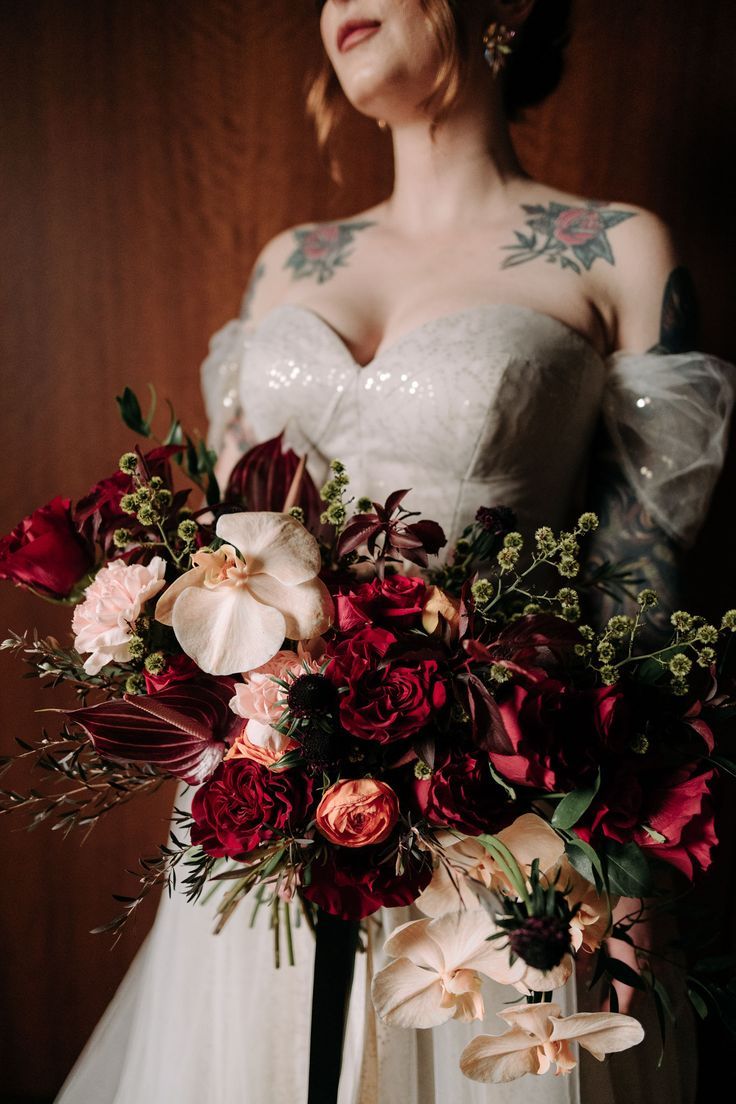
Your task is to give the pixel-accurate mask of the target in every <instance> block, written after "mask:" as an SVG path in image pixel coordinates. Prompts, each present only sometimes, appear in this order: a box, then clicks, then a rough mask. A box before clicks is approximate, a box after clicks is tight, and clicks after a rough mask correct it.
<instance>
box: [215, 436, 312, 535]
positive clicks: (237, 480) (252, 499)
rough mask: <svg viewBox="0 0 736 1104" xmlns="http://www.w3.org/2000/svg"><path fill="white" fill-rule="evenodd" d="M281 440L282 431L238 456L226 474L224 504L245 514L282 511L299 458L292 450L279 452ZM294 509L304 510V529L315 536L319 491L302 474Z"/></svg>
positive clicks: (306, 473)
mask: <svg viewBox="0 0 736 1104" xmlns="http://www.w3.org/2000/svg"><path fill="white" fill-rule="evenodd" d="M283 436H284V435H283V431H282V432H281V433H279V435H278V436H277V437H272V438H270V440H268V441H262V442H261V443H260V444H258V445H254V447H253V448H251V449H248V451H247V452H246V453H244V454H243V456H241V458H240V460H238V462H237V464H236V465H235V467H234V468H233V470H232V472H231V473H230V478H229V479H228V483H227V488H226V490H225V502H227V503H228V504H229V505H234V506H239V507H240V508H241V509H243V508H245V509H247V510H274V511H276V512H280V511H281V510H283V508H284V502H285V501H286V496H287V494H288V493H289V489H290V487H291V483H292V480H293V478H294V475H295V473H296V471H297V468H298V467H299V457H298V456H297V454H296V453H295V452H294V450H293V449H290V448H287V449H284V448H283ZM295 505H297V506H301V508H302V509H303V510H304V522H305V525H306V527H307V528H308V529H309V530H310V531H312V532H317V531H318V530H319V518H320V514H321V512H322V505H321V500H320V497H319V491H318V490H317V488H316V486H315V484H314V481H313V480H312V478H311V476H310V474H309V472H308V471H306V470H305V471H304V472H303V473H302V477H301V482H300V484H299V492H298V495H297V499H296V503H295Z"/></svg>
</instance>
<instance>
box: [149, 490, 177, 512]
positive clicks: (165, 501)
mask: <svg viewBox="0 0 736 1104" xmlns="http://www.w3.org/2000/svg"><path fill="white" fill-rule="evenodd" d="M173 501H174V496H173V494H172V493H171V491H170V490H169V489H168V487H164V488H163V490H161V491H156V493H155V495H154V496H153V502H154V505H155V506H156V507H157V508H158V509H159V510H163V511H165V510H167V509H168V507H169V506H170V505H171V503H172V502H173Z"/></svg>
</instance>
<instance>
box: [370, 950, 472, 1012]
mask: <svg viewBox="0 0 736 1104" xmlns="http://www.w3.org/2000/svg"><path fill="white" fill-rule="evenodd" d="M371 994H372V996H373V1004H374V1006H375V1009H376V1011H377V1013H378V1015H379V1016H380V1017H381V1019H382V1020H384V1022H385V1023H388V1024H393V1025H395V1026H396V1027H438V1026H439V1025H440V1024H443V1023H446V1022H447V1020H449V1019H452V1016H453V1014H454V1012H455V1009H454V1006H453V1005H452V1004H450V1005H448V1006H447V1007H445V1008H443V1007H442V983H441V982H440V980H439V978H438V977H437V975H436V974H435V973H433V972H432V971H431V970H423V969H422V968H421V966H415V964H414V963H413V962H410V961H409V959H408V958H397V959H396V961H395V962H392V963H390V965H388V966H386V967H385V968H384V969H383V970H379V971H378V973H377V974H376V975H375V976H374V978H373V983H372V985H371Z"/></svg>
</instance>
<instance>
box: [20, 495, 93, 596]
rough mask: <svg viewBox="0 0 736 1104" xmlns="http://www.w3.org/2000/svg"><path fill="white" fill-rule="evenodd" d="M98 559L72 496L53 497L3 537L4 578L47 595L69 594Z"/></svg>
mask: <svg viewBox="0 0 736 1104" xmlns="http://www.w3.org/2000/svg"><path fill="white" fill-rule="evenodd" d="M94 562H95V561H94V557H93V555H92V549H91V547H90V545H89V544H88V542H87V541H86V540H85V539H84V537H83V536H81V535H80V534H79V532H78V531H77V529H76V527H75V525H74V521H73V518H72V512H71V502H70V501H69V499H68V498H59V497H58V496H57V497H56V498H53V499H52V500H51V502H49V503H47V504H46V505H45V506H41V508H40V509H38V510H35V511H34V512H33V513H32V514H31V515H30V516H29V517H27V518H24V519H23V521H21V522H20V524H19V525H16V527H15V529H14V530H13V531H12V533H9V534H8V536H7V537H2V538H1V539H0V579H10V580H11V582H13V583H15V584H16V586H22V587H30V588H31V589H32V590H36V591H38V592H39V593H40V594H43V595H44V596H45V597H47V598H57V599H62V598H68V597H69V595H70V594H71V592H72V591H73V590H74V587H75V586H76V585H77V583H78V582H80V580H81V579H83V578H84V576H85V575H86V574H87V573H88V572H89V571H90V570H91V569H92V567H93V566H94Z"/></svg>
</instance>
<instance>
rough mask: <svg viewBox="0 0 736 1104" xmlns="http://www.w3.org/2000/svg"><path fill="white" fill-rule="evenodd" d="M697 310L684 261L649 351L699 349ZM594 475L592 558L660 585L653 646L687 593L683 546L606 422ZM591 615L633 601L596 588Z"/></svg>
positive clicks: (600, 616) (652, 617)
mask: <svg viewBox="0 0 736 1104" xmlns="http://www.w3.org/2000/svg"><path fill="white" fill-rule="evenodd" d="M698 340H699V339H698V309H697V299H696V295H695V288H694V285H693V281H692V278H691V276H690V273H689V271H688V270H687V269H686V268H685V267H684V266H683V265H679V266H678V267H677V268H674V269H673V270H672V272H671V273H670V275H669V277H668V279H667V283H666V285H665V289H664V295H663V298H662V314H661V321H660V337H659V341H658V343H657V344H656V345H653V346H652V348H651V349H648V350H647V352H649V353H659V354H661V355H667V354H672V353H679V352H686V351H688V350H690V349H695V348H697V344H698ZM593 455H594V464H595V468H594V480H593V486H592V488H591V493H592V509H594V510H595V512H596V513H597V514H598V517H599V519H600V527H599V528H598V529H597V530H596V532H595V533H593V534H591V538H592V539H591V541H590V544H589V555H588V562H589V563H590V565H591V566H593V567H598V566H600V565H602V564H603V563H604V562H605V561H608V562H609V563H614V562H619V561H621V562H623V563H624V564H625V565H626V566H627V567H629V568H630V569H631V570H632V571H633V572H634V573H635V574H636V575H637V576H639V578H640V580H641V581H640V583H639V584H638V587H643V586H649V587H652V588H653V589H654V590H656V592H657V595H658V597H659V605H658V606H655V607H654V608H653V609H650V610H647V611H646V614H645V616H644V618H643V621H644V632H643V636H642V641H643V642H644V643H645V645H646V644H649V645H651V646H652V647H657V646H659V645H661V644H662V643H663V642H665V641H666V640H667V639H668V637H669V634H670V624H669V617H670V614H671V613H672V612H673V611H674V610H675V609H677V608H678V607H679V606H680V598H681V593H682V560H683V554H682V549H681V548H680V547H679V546H678V545H677V543H676V542H675V541H673V540H672V538H671V537H670V536H669V535H668V534H667V533H665V532H664V531H663V530H662V528H661V527H660V526H659V525H658V524H657V522H656V520H655V519H654V518H653V517H652V515H651V514H650V513H649V512H648V511H647V510H646V509H645V508H644V506H643V505H642V504H641V503H640V502H639V500H638V499H637V497H636V495H635V494H634V491H633V489H632V487H631V485H630V484H629V482H628V480H627V479H626V478H625V476H624V474H623V472H622V471H621V468H620V466H619V464H618V463H617V461H616V459H615V457H614V456H613V455H612V449H611V444H610V441H609V439H608V437H607V435H606V433H605V430H604V429H603V427H602V426H601V427H600V428H599V432H598V437H597V441H596V444H595V445H594V450H593ZM591 605H592V607H593V608H592V609H591V611H590V613H591V615H592V617H593V618H594V620H595V621H597V622H598V623H602V622H603V621H605V620H607V619H608V618H609V617H611V616H612V614H614V613H618V612H622V611H623V612H626V613H632V612H633V611H634V608H635V606H634V602H633V600H627V601H626V602H623V603H621V602H617V601H616V600H615V599H614V598H612V597H610V596H609V595H606V594H604V593H603V592H602V591H596V592H595V593H594V595H593V598H592V601H591Z"/></svg>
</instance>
